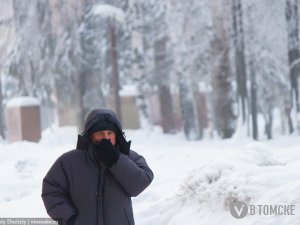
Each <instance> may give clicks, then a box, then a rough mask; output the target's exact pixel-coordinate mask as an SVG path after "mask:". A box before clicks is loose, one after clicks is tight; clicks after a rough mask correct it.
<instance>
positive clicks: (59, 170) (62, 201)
mask: <svg viewBox="0 0 300 225" xmlns="http://www.w3.org/2000/svg"><path fill="white" fill-rule="evenodd" d="M42 199H43V201H44V205H45V207H46V210H47V213H48V215H49V216H50V217H51V218H52V219H54V220H56V219H58V220H59V224H63V225H65V224H67V221H68V220H69V219H70V218H71V217H72V216H74V215H76V214H77V211H76V209H75V208H74V206H73V205H72V203H71V200H70V197H69V183H68V178H67V175H66V172H65V170H64V168H63V164H62V159H61V157H60V158H58V159H57V160H56V162H55V163H54V164H53V166H52V167H51V168H50V170H49V171H48V173H47V174H46V176H45V178H44V179H43V188H42ZM60 220H62V221H60Z"/></svg>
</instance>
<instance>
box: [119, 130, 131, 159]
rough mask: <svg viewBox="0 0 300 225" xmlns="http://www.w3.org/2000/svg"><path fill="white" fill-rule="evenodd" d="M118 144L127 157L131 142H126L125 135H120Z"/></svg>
mask: <svg viewBox="0 0 300 225" xmlns="http://www.w3.org/2000/svg"><path fill="white" fill-rule="evenodd" d="M118 144H119V149H120V152H122V153H123V154H125V155H128V154H129V150H130V144H131V141H126V139H125V137H124V134H123V133H121V134H119V135H118Z"/></svg>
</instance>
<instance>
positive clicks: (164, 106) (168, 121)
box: [154, 38, 176, 133]
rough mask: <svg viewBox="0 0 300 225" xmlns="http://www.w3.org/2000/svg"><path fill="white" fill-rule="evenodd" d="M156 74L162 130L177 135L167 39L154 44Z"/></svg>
mask: <svg viewBox="0 0 300 225" xmlns="http://www.w3.org/2000/svg"><path fill="white" fill-rule="evenodd" d="M154 52H155V56H154V57H155V60H154V61H155V73H156V77H157V79H156V80H157V82H158V92H159V100H160V110H161V118H162V128H163V132H164V133H175V130H176V128H175V118H174V111H173V99H172V95H171V92H170V87H169V82H170V80H169V76H170V74H169V73H170V69H169V68H168V65H167V62H166V55H167V52H166V38H162V39H160V40H158V41H156V42H155V44H154Z"/></svg>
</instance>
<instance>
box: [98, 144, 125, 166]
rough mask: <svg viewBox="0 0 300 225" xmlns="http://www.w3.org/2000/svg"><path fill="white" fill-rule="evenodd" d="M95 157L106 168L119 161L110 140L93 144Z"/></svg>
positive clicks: (117, 152)
mask: <svg viewBox="0 0 300 225" xmlns="http://www.w3.org/2000/svg"><path fill="white" fill-rule="evenodd" d="M94 151H95V156H96V157H97V158H98V159H99V160H101V161H102V162H103V163H104V164H105V165H106V166H107V167H111V166H112V165H113V164H115V163H116V162H117V160H118V159H119V155H120V152H119V150H118V149H116V148H115V147H114V146H113V145H112V143H111V142H110V140H108V139H102V140H101V141H99V142H95V143H94Z"/></svg>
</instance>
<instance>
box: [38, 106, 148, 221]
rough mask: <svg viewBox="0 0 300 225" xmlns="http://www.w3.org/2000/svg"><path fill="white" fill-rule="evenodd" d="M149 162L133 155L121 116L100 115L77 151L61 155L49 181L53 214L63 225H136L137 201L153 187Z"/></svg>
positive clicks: (45, 194) (92, 117)
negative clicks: (134, 210) (135, 203)
mask: <svg viewBox="0 0 300 225" xmlns="http://www.w3.org/2000/svg"><path fill="white" fill-rule="evenodd" d="M152 179H153V173H152V171H151V169H150V168H149V166H148V165H147V163H146V161H145V159H144V158H143V157H142V156H140V155H139V154H137V153H136V152H134V151H132V150H130V142H127V141H126V139H125V137H124V133H123V132H122V127H121V124H120V122H119V120H118V119H117V116H116V115H115V113H114V112H113V111H111V110H109V109H95V110H93V111H92V112H91V113H90V114H89V115H88V117H87V119H86V123H85V128H84V131H83V133H82V134H81V135H78V142H77V148H76V150H72V151H69V152H66V153H64V154H63V155H61V156H60V157H59V158H58V159H57V160H56V162H55V163H54V164H53V166H52V167H51V168H50V170H49V171H48V173H47V175H46V176H45V178H44V180H43V189H42V199H43V201H44V204H45V207H46V209H47V213H48V214H49V216H50V217H51V218H53V219H55V220H58V221H59V224H63V225H71V224H72V225H134V218H133V210H132V203H131V197H134V196H137V195H139V194H140V193H141V192H142V191H143V190H144V189H145V188H146V187H147V186H148V185H149V184H150V183H151V181H152Z"/></svg>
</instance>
